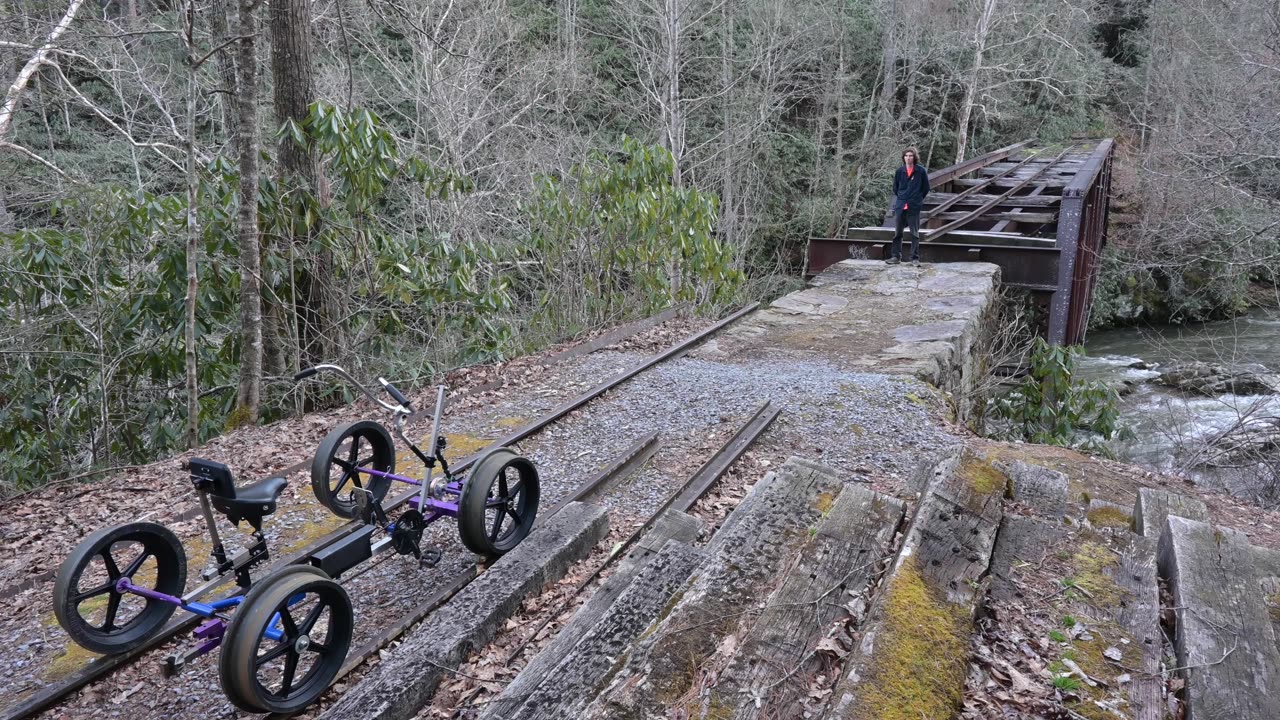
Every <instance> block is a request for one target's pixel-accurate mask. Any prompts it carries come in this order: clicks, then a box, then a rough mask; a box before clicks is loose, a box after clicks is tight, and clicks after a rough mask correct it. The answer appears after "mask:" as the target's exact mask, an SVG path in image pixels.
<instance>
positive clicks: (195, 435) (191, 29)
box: [184, 0, 200, 448]
mask: <svg viewBox="0 0 1280 720" xmlns="http://www.w3.org/2000/svg"><path fill="white" fill-rule="evenodd" d="M186 14H187V17H186V27H185V28H184V30H185V31H186V38H185V39H186V44H187V136H186V138H185V140H186V146H187V147H186V151H187V298H186V334H185V338H184V340H185V344H186V365H187V447H188V448H193V447H195V446H197V445H199V444H200V386H199V378H198V376H197V375H196V293H197V291H198V290H199V285H198V283H197V278H196V267H197V264H198V263H199V261H200V243H199V241H200V227H199V221H198V218H197V217H196V203H197V202H198V201H199V185H198V182H197V177H196V92H197V86H196V72H197V71H198V68H197V67H196V47H195V22H196V1H195V0H187V13H186Z"/></svg>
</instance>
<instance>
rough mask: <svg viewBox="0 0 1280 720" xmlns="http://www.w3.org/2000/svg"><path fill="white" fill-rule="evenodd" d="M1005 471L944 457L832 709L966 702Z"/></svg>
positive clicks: (947, 709)
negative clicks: (972, 647) (971, 651)
mask: <svg viewBox="0 0 1280 720" xmlns="http://www.w3.org/2000/svg"><path fill="white" fill-rule="evenodd" d="M1006 482H1007V479H1006V478H1005V476H1004V474H1003V473H1001V472H1000V471H999V470H997V469H996V468H994V467H992V466H991V464H990V463H989V462H987V461H986V460H985V459H984V458H981V457H978V456H976V455H974V454H973V453H972V452H971V451H969V450H965V451H964V452H963V453H962V454H960V455H959V456H953V457H951V458H948V459H947V460H945V461H944V467H943V468H942V472H941V473H940V474H939V477H938V478H937V480H935V482H934V483H933V485H932V486H931V487H930V490H929V492H928V493H927V494H926V495H925V498H924V500H923V501H922V502H921V504H920V509H919V510H918V511H917V513H916V517H915V519H914V521H913V522H912V524H911V528H910V530H909V531H908V532H907V535H906V538H905V539H904V541H903V545H902V549H901V550H900V551H899V553H898V557H897V559H896V561H895V563H894V567H893V570H892V573H891V575H890V577H889V579H888V581H887V582H886V584H885V587H884V588H883V589H882V590H881V591H880V593H879V594H878V596H877V597H876V600H875V602H874V604H873V606H872V609H871V612H870V613H869V615H868V617H867V619H866V621H865V622H864V623H863V626H862V630H861V631H860V635H861V638H860V641H859V643H858V645H857V647H856V648H855V649H854V650H853V652H851V653H850V654H849V657H848V658H847V661H846V665H845V668H844V670H843V677H842V678H841V680H840V682H839V683H838V684H837V686H836V688H835V691H834V693H833V694H832V701H831V705H830V707H829V711H828V713H827V716H826V717H828V718H849V719H854V718H857V719H859V720H861V719H862V718H878V717H883V716H885V715H886V714H887V713H889V712H891V711H895V710H898V709H900V708H903V707H910V708H911V709H912V711H913V712H918V713H919V714H920V716H921V717H927V718H948V717H951V715H952V714H953V713H954V711H955V710H956V709H957V708H958V707H959V704H960V700H961V698H962V696H963V692H964V680H965V673H966V669H967V664H968V663H967V658H968V654H969V635H970V632H971V631H972V628H973V617H974V613H975V611H976V609H977V607H978V602H979V599H980V598H981V596H982V593H983V591H984V587H983V585H982V583H981V582H980V578H981V577H982V575H983V573H985V572H986V570H987V568H988V565H989V560H990V558H991V552H992V546H993V544H994V543H995V536H996V530H997V528H998V527H999V525H1000V519H1001V513H1002V499H1003V496H1004V491H1005V486H1006Z"/></svg>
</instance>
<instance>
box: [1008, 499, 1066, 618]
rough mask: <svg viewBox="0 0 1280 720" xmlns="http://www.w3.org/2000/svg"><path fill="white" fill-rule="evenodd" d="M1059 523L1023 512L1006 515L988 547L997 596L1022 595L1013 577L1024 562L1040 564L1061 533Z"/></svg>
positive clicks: (1016, 596)
mask: <svg viewBox="0 0 1280 720" xmlns="http://www.w3.org/2000/svg"><path fill="white" fill-rule="evenodd" d="M1064 534H1065V533H1064V530H1063V528H1062V525H1060V524H1058V523H1056V522H1050V521H1045V520H1040V519H1037V518H1033V517H1025V516H1022V515H1005V516H1004V518H1003V519H1002V520H1001V521H1000V532H999V534H997V535H996V544H995V547H994V548H993V549H992V551H991V590H990V595H991V597H992V598H994V599H996V600H1002V601H1008V600H1016V599H1018V598H1021V597H1022V591H1021V590H1019V589H1018V584H1017V581H1016V578H1017V575H1018V569H1019V568H1020V567H1022V566H1023V565H1024V564H1026V565H1035V566H1039V565H1040V564H1041V563H1043V562H1044V556H1045V553H1047V552H1048V551H1049V548H1051V547H1053V546H1054V544H1055V543H1057V542H1058V541H1059V540H1060V539H1062V536H1063V535H1064Z"/></svg>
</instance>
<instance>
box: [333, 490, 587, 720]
mask: <svg viewBox="0 0 1280 720" xmlns="http://www.w3.org/2000/svg"><path fill="white" fill-rule="evenodd" d="M608 531H609V521H608V516H607V515H606V513H605V510H604V508H601V507H598V506H595V505H585V504H583V503H570V504H569V505H566V506H565V507H564V509H562V510H561V511H560V512H558V513H556V514H555V515H554V516H552V517H551V518H550V519H549V520H547V522H546V524H545V525H542V526H541V527H538V528H537V529H535V530H534V531H533V532H532V533H531V534H530V535H529V537H527V538H525V539H524V541H523V542H521V543H520V544H519V545H518V546H516V548H515V549H514V550H512V551H511V552H509V553H507V554H506V555H503V556H502V557H501V558H500V559H499V560H498V561H497V562H495V563H494V564H493V566H492V567H490V568H489V569H488V570H486V571H485V572H484V573H483V574H481V575H480V577H478V578H476V579H475V580H473V581H472V582H471V584H469V585H467V586H466V587H465V588H463V589H462V591H461V592H459V593H458V594H457V595H455V596H454V597H453V599H452V600H450V601H449V602H448V603H446V604H445V605H444V607H442V608H440V609H439V610H437V611H436V612H434V613H433V614H431V615H430V616H429V617H427V619H426V620H424V621H423V622H422V624H421V625H419V626H418V627H417V628H415V629H414V630H412V631H411V632H410V633H409V634H408V635H406V636H405V638H404V640H403V642H402V643H401V644H400V646H399V647H397V648H396V649H395V650H393V651H392V652H391V653H390V654H389V655H388V656H387V657H386V658H385V659H384V660H383V661H382V663H380V664H379V665H377V666H375V667H374V668H372V669H371V670H370V671H369V673H368V674H367V675H366V676H365V677H364V679H363V680H361V681H360V683H359V684H357V685H356V686H355V687H354V688H352V689H350V690H348V691H347V693H346V694H345V695H343V696H342V697H341V698H340V699H339V700H338V701H337V702H336V703H334V704H333V705H332V706H330V707H329V708H328V709H327V710H326V711H325V712H324V713H323V714H322V715H321V716H320V717H321V718H322V719H323V720H350V719H351V718H362V719H363V720H408V719H409V718H412V717H413V716H414V715H416V714H417V713H418V710H419V709H420V708H422V706H423V705H425V704H426V703H427V701H428V700H429V699H430V698H431V695H432V694H433V693H434V692H435V689H436V686H437V685H438V684H439V683H440V679H441V677H443V675H444V674H445V672H447V668H454V667H457V666H458V664H459V663H461V662H462V661H463V660H465V659H466V657H467V654H468V653H470V652H471V651H472V650H473V649H475V648H477V647H483V646H484V644H485V643H487V642H488V641H489V640H491V639H492V638H493V635H494V633H495V632H497V629H498V628H499V627H501V626H502V623H503V621H504V620H506V619H507V618H509V617H511V615H512V614H513V613H515V611H516V609H517V608H519V607H520V603H521V602H522V601H523V600H524V598H526V597H528V596H529V595H530V594H532V593H535V592H537V591H538V590H540V589H541V588H542V587H543V586H545V585H546V584H547V583H549V582H554V581H555V580H557V579H559V578H560V577H563V576H564V573H565V572H566V571H567V570H568V569H569V566H570V565H571V564H572V563H573V562H574V561H576V560H579V559H581V558H583V557H586V555H587V553H589V552H590V551H591V548H592V547H594V546H595V545H596V543H598V542H600V540H601V539H602V538H604V536H605V535H606V534H607V533H608Z"/></svg>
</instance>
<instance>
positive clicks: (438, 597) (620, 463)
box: [5, 303, 758, 720]
mask: <svg viewBox="0 0 1280 720" xmlns="http://www.w3.org/2000/svg"><path fill="white" fill-rule="evenodd" d="M757 307H758V303H752V304H750V305H747V306H746V307H743V308H741V309H739V310H737V311H736V312H734V313H732V314H730V315H728V316H727V317H725V318H723V319H721V320H720V321H718V322H716V323H715V324H713V325H711V326H710V327H708V328H706V329H704V330H702V331H700V332H698V333H695V334H694V335H691V336H689V337H687V338H685V339H684V340H682V341H680V342H679V343H677V344H675V345H672V346H671V347H669V348H667V349H666V350H664V351H662V352H660V353H658V354H656V355H653V356H650V357H649V358H647V359H645V360H643V361H641V362H639V363H637V364H635V365H634V366H632V367H631V368H629V369H628V370H626V371H625V372H623V373H621V374H619V375H617V376H615V377H613V378H610V379H609V380H606V381H604V382H601V383H600V384H598V385H596V386H594V387H592V388H591V389H589V390H587V391H586V392H584V393H582V394H580V395H578V396H577V397H575V398H573V399H571V400H568V401H566V402H565V403H563V404H561V405H559V406H558V407H556V408H555V409H553V410H551V411H550V412H548V413H546V414H545V415H543V416H541V417H539V418H536V419H534V420H532V421H530V422H528V423H526V424H525V425H523V426H521V427H519V428H517V429H515V430H513V431H512V432H510V433H509V434H507V435H506V436H504V437H502V438H499V439H498V440H496V441H494V442H493V443H491V444H490V445H489V446H487V447H486V448H484V449H482V450H480V451H479V452H476V453H474V454H472V455H470V456H469V457H467V458H465V459H463V460H462V461H460V462H458V463H457V464H455V465H453V466H452V467H451V468H450V469H451V470H452V471H453V472H455V473H457V474H461V473H464V472H466V470H468V469H469V468H470V467H471V466H472V465H473V464H474V463H475V462H476V461H477V460H478V459H479V458H480V457H482V456H483V455H484V454H485V452H486V451H487V450H488V449H490V448H493V447H501V446H509V445H512V444H515V443H517V442H520V441H521V440H524V439H527V438H529V437H531V436H533V435H535V434H537V433H538V432H540V431H541V430H542V429H544V428H546V427H547V426H548V425H551V424H552V423H555V422H556V421H558V420H560V419H562V418H564V417H565V416H566V415H568V414H569V413H571V412H573V411H575V410H577V409H578V408H580V407H582V406H584V405H586V404H587V403H588V402H590V401H592V400H594V399H595V398H597V397H600V396H601V395H603V394H604V393H606V392H608V391H609V390H612V389H613V388H616V387H618V386H619V385H622V384H623V383H625V382H627V381H628V380H631V379H632V378H634V377H636V376H637V375H639V374H640V373H642V372H644V371H646V370H648V369H650V368H652V367H654V366H656V365H658V364H661V363H663V362H666V361H668V360H671V359H674V358H677V357H680V356H682V355H684V354H685V353H687V352H688V351H689V350H691V349H692V348H693V347H695V346H697V345H698V344H700V343H702V342H703V341H705V340H706V339H707V338H709V337H711V336H712V335H714V334H715V333H717V332H719V331H720V330H722V329H724V328H725V327H727V326H729V325H731V324H733V323H734V322H736V321H737V320H738V319H739V318H741V317H743V316H744V315H746V314H747V313H749V312H751V311H752V310H755V309H756V308H757ZM655 324H656V323H655ZM598 342H599V340H597V341H595V343H598ZM595 343H589V346H590V345H594V344H595ZM606 344H607V343H606ZM595 349H599V347H592V349H591V350H584V351H583V352H581V353H577V354H585V353H586V352H590V351H593V350H595ZM743 449H745V447H744V448H743ZM653 452H656V433H652V434H651V435H650V436H646V438H644V439H642V440H641V441H640V442H639V443H637V446H633V447H632V448H631V449H629V450H628V451H627V452H624V453H623V455H622V456H620V457H619V458H618V459H617V460H615V461H614V462H613V463H611V464H610V465H609V466H608V467H606V468H605V469H604V470H602V471H601V472H599V473H597V474H596V475H595V476H593V477H592V478H591V479H589V480H588V481H587V482H586V483H584V484H583V485H582V486H580V487H579V488H578V489H577V490H575V491H574V493H572V494H571V495H570V496H569V497H570V498H572V499H582V498H585V497H589V496H590V495H591V494H592V493H593V492H595V491H596V490H597V489H598V488H600V487H601V486H608V485H609V484H611V483H612V482H614V481H616V480H617V479H620V478H621V477H624V476H625V474H627V473H629V472H631V471H633V470H634V469H636V468H638V467H639V466H640V465H642V464H643V463H644V461H645V460H647V459H648V457H649V456H651V455H652V453H653ZM310 462H311V461H310V460H306V461H303V462H300V463H298V464H296V465H294V466H292V467H290V468H286V469H285V470H284V471H282V473H281V474H282V475H285V476H288V475H292V474H293V473H296V472H299V471H301V470H303V469H305V468H306V467H307V466H309V465H310ZM725 467H726V469H727V465H726V466H725ZM721 472H723V470H722V471H721ZM708 487H709V485H708ZM703 492H705V488H704V489H703ZM417 494H418V491H417V490H416V489H414V490H410V491H407V492H405V493H403V494H402V495H399V496H397V497H395V498H394V499H393V500H391V501H390V502H389V503H388V504H387V505H386V509H387V510H388V511H391V510H394V509H396V508H399V507H400V506H401V505H404V504H405V503H407V502H408V501H409V499H410V498H412V497H414V496H415V495H417ZM570 501H571V500H570V499H566V500H564V501H562V502H561V503H559V504H558V505H556V506H555V507H554V508H553V510H552V512H549V513H547V517H549V516H550V515H551V514H553V513H554V511H556V510H559V509H560V508H561V507H563V506H564V505H565V504H567V503H568V502H570ZM669 504H670V502H668V503H667V505H669ZM667 505H664V507H663V508H662V509H665V508H666V506H667ZM655 516H656V514H655ZM360 527H362V526H361V525H360V524H359V523H357V522H350V523H347V524H345V525H343V526H342V527H340V528H338V529H336V530H334V531H332V532H330V533H329V534H327V535H324V536H322V537H320V538H318V539H316V540H314V541H312V542H311V543H309V544H307V545H306V546H305V547H303V548H301V549H299V550H296V551H294V552H292V553H290V554H289V555H288V556H286V557H285V558H283V559H281V560H278V561H276V562H275V563H273V564H272V566H271V567H270V568H269V569H268V570H267V571H266V572H264V573H263V575H262V576H263V577H265V576H266V575H267V574H269V573H270V572H274V571H275V570H277V569H279V568H282V567H285V566H287V565H294V564H304V563H307V562H308V561H309V559H310V557H311V556H312V555H313V554H314V553H316V552H317V551H319V550H320V549H322V548H324V547H326V546H328V545H330V544H331V543H333V542H335V541H337V540H339V539H341V538H343V537H346V536H347V535H348V534H349V533H351V532H354V531H356V530H358V529H359V528H360ZM355 576H356V575H353V576H352V577H355ZM475 576H476V569H475V568H474V567H471V568H469V569H468V570H466V571H463V572H462V573H461V574H459V575H458V576H455V577H454V578H453V579H451V580H449V581H447V582H446V583H445V585H444V586H443V587H442V588H441V589H440V590H439V591H438V592H437V593H436V594H435V595H433V596H432V597H431V598H429V599H428V600H427V601H425V602H423V603H422V604H420V605H418V606H417V607H415V608H414V609H413V610H411V611H410V612H409V613H407V614H406V615H404V616H402V617H401V618H399V619H397V620H396V621H395V622H393V623H392V624H391V625H390V626H389V628H388V629H387V630H386V631H384V632H383V633H381V634H380V635H379V636H378V637H377V638H374V639H372V640H370V641H369V642H368V643H366V644H365V645H364V646H362V647H361V648H359V649H357V650H356V651H355V652H354V653H353V655H352V657H351V658H349V660H348V663H347V664H346V665H344V667H343V669H342V671H341V672H340V674H339V677H342V676H345V675H346V674H348V673H349V672H351V670H353V669H355V667H358V666H359V664H360V663H361V662H363V660H364V659H366V658H368V657H369V656H371V655H372V654H373V653H376V652H377V651H378V649H380V648H381V647H382V646H384V645H385V644H386V643H387V642H390V641H391V640H393V639H394V638H396V637H399V635H401V634H403V632H404V631H406V630H407V629H409V628H410V627H412V626H413V625H414V624H416V623H417V622H418V621H419V620H421V619H422V618H423V617H425V616H426V615H427V614H428V613H430V612H431V611H432V610H434V609H435V608H437V607H439V606H440V605H442V604H444V603H445V602H447V601H448V599H449V598H450V597H452V596H453V595H454V594H456V593H457V591H458V590H461V589H462V588H463V587H465V586H466V584H467V583H468V582H470V581H471V580H472V579H474V578H475ZM349 579H350V578H348V581H349ZM229 581H230V580H229V578H225V577H219V578H214V579H212V580H209V581H207V582H205V583H204V584H202V585H200V586H198V587H196V588H195V589H193V590H191V591H190V592H188V593H187V594H185V595H184V596H183V600H185V601H187V602H194V601H198V600H200V599H201V598H203V597H205V596H207V595H208V594H209V593H211V592H213V591H214V590H215V589H217V588H219V587H222V586H223V585H225V584H226V583H228V582H229ZM202 620H203V618H202V617H200V616H198V615H191V616H188V617H184V618H182V619H179V620H175V621H173V622H171V623H170V624H168V625H167V626H165V628H164V629H162V630H161V631H160V632H158V633H156V634H155V635H154V636H153V637H151V638H150V639H149V640H148V641H147V642H146V643H144V644H143V645H141V646H139V647H137V648H135V649H133V650H130V651H128V652H124V653H119V654H116V655H108V656H104V657H100V658H97V659H95V660H93V661H91V662H89V663H87V664H86V665H85V666H84V667H82V668H80V669H79V670H76V671H75V672H72V673H71V674H69V675H67V676H66V677H65V678H63V679H61V680H59V681H57V682H55V683H52V684H49V685H47V686H45V687H44V688H43V689H41V690H40V691H38V692H37V693H36V694H34V695H33V696H31V697H30V698H28V699H27V700H25V701H23V702H22V703H21V704H19V705H18V706H16V707H15V708H13V709H11V710H7V711H6V712H7V713H8V714H6V715H5V720H22V719H24V718H30V717H34V716H35V715H37V714H39V713H40V712H43V711H44V710H47V709H48V708H50V707H52V706H54V705H56V704H57V703H58V702H60V701H61V700H62V699H64V698H66V697H67V696H69V695H71V694H72V693H75V692H77V691H79V690H80V689H81V688H84V687H85V686H87V685H89V684H91V683H93V682H95V681H96V680H99V679H101V678H104V677H106V676H108V675H110V674H111V673H113V672H115V671H116V670H118V669H119V668H122V667H124V666H126V665H128V664H130V663H132V662H133V661H134V660H137V659H138V658H140V657H142V656H143V655H145V654H147V653H148V652H150V651H151V650H153V649H155V648H157V647H159V646H160V645H162V644H164V643H166V642H168V641H169V640H172V639H173V638H174V637H176V636H178V635H180V634H183V633H186V632H189V631H191V630H192V629H194V628H195V627H196V625H197V624H199V622H200V621H202ZM375 644H376V647H375ZM357 658H358V660H357Z"/></svg>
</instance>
